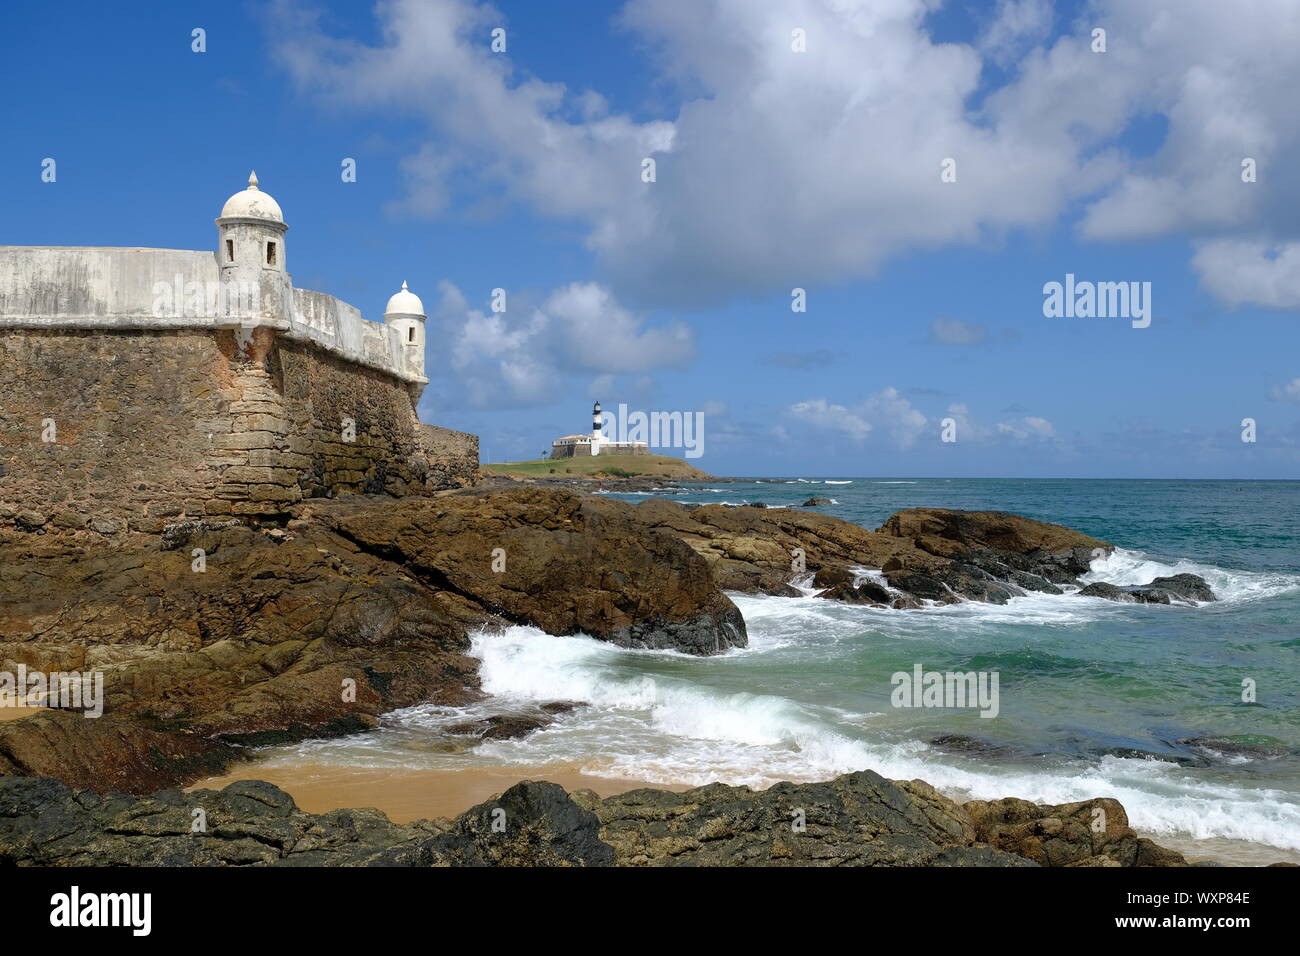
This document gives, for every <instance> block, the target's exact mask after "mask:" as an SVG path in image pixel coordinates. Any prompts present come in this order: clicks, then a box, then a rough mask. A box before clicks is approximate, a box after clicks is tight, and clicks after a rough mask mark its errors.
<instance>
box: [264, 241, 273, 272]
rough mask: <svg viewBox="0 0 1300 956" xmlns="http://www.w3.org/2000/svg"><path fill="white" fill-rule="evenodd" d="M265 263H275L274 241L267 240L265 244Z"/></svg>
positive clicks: (269, 264) (271, 264) (270, 264)
mask: <svg viewBox="0 0 1300 956" xmlns="http://www.w3.org/2000/svg"><path fill="white" fill-rule="evenodd" d="M266 264H267V265H268V266H273V265H275V243H274V242H268V243H267V244H266Z"/></svg>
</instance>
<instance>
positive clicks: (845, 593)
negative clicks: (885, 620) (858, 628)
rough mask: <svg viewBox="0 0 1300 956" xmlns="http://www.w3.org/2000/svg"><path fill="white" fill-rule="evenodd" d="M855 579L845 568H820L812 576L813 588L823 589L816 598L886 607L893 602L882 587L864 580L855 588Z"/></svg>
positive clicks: (871, 581) (855, 576) (867, 579)
mask: <svg viewBox="0 0 1300 956" xmlns="http://www.w3.org/2000/svg"><path fill="white" fill-rule="evenodd" d="M856 579H857V575H855V574H854V573H853V572H852V571H850V570H848V569H847V568H822V569H821V570H820V571H818V572H817V573H816V574H815V575H813V587H816V588H822V589H823V590H822V591H821V593H820V594H818V595H817V596H818V597H823V598H827V599H829V600H833V601H844V602H846V603H848V604H873V605H877V606H882V605H883V606H887V605H888V604H889V603H890V602H891V601H893V599H894V595H892V594H890V593H889V589H888V588H886V587H884V586H883V585H881V584H878V583H877V582H875V581H873V580H871V579H870V578H864V579H863V580H862V581H861V582H860V583H859V584H857V585H856V586H855V585H854V583H853V582H854V581H855V580H856Z"/></svg>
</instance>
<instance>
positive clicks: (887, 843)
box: [574, 770, 1027, 866]
mask: <svg viewBox="0 0 1300 956" xmlns="http://www.w3.org/2000/svg"><path fill="white" fill-rule="evenodd" d="M574 797H575V799H577V800H578V801H579V802H580V803H582V804H583V805H584V806H587V807H590V808H591V809H592V810H593V811H594V812H595V813H596V815H597V816H598V817H599V818H600V823H601V837H602V839H603V840H604V841H605V842H606V843H609V844H610V845H611V846H613V847H614V851H615V853H616V855H617V859H618V862H619V864H620V865H624V866H945V865H946V866H963V865H964V866H1025V865H1027V864H1026V861H1025V860H1023V859H1021V858H1019V857H1016V856H1014V855H1012V854H1008V853H1001V852H998V851H996V850H993V849H990V848H988V847H977V846H974V844H975V840H974V833H973V828H972V827H971V825H970V821H969V819H968V818H967V817H966V815H965V814H964V813H963V812H962V811H961V809H960V808H959V807H958V806H957V805H956V804H955V803H953V802H952V801H951V800H947V799H946V798H944V797H942V796H940V795H939V794H938V793H936V792H935V791H934V790H933V789H931V788H930V787H929V786H928V785H926V784H924V783H922V782H921V781H913V782H906V783H902V782H896V781H890V780H886V779H884V778H883V777H881V776H879V775H878V774H875V773H872V772H871V771H869V770H868V771H861V772H859V773H852V774H846V775H845V776H842V777H838V778H836V779H835V780H831V781H828V782H826V783H814V784H793V783H779V784H777V785H776V786H774V787H772V788H770V789H768V790H763V791H759V792H754V791H752V790H750V789H749V788H748V787H729V786H725V785H723V784H710V785H709V786H707V787H699V788H697V789H694V790H688V791H686V792H685V793H668V792H665V791H662V790H634V791H632V792H630V793H625V794H622V795H620V796H615V797H608V798H606V799H604V800H601V799H599V798H597V797H596V796H595V795H594V794H592V793H591V792H590V791H585V792H579V793H577V794H575V795H574ZM800 824H802V825H800Z"/></svg>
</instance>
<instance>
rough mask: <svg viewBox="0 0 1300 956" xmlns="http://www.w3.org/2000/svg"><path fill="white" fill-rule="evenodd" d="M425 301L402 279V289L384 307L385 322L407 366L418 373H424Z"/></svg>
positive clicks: (421, 374)
mask: <svg viewBox="0 0 1300 956" xmlns="http://www.w3.org/2000/svg"><path fill="white" fill-rule="evenodd" d="M425 318H426V316H425V314H424V303H423V302H421V301H420V297H419V296H418V295H416V294H415V293H414V292H411V291H409V290H408V289H407V288H406V280H402V288H401V291H399V292H397V293H395V294H394V295H393V297H392V298H391V299H389V300H388V307H387V308H385V309H384V324H385V325H387V326H388V327H389V328H390V329H392V330H393V331H391V332H390V333H389V335H392V336H394V337H395V338H396V339H397V342H398V343H399V347H400V349H401V352H402V354H403V355H405V356H406V366H407V368H409V369H410V370H411V371H412V372H414V373H416V374H417V375H420V376H423V375H424V320H425Z"/></svg>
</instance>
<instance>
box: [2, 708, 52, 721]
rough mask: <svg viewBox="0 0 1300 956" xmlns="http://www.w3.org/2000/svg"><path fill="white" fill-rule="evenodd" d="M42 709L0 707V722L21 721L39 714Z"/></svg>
mask: <svg viewBox="0 0 1300 956" xmlns="http://www.w3.org/2000/svg"><path fill="white" fill-rule="evenodd" d="M44 709H45V708H44V707H0V720H21V719H22V718H24V717H30V716H31V715H32V714H39V713H40V712H41V711H43V710H44Z"/></svg>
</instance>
